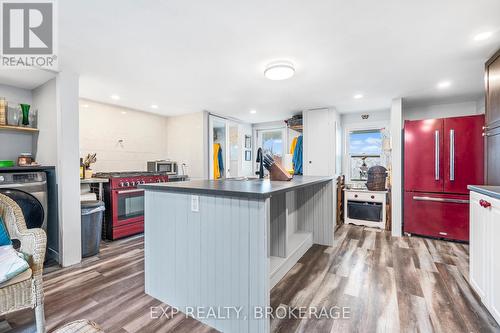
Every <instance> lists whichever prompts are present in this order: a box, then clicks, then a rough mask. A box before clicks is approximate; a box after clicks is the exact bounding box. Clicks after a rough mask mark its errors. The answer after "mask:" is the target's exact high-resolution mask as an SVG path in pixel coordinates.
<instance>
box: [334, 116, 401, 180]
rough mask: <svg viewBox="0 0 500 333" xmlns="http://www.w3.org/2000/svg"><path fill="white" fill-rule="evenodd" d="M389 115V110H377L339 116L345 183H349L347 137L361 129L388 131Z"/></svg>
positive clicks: (342, 171)
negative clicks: (366, 117) (383, 129)
mask: <svg viewBox="0 0 500 333" xmlns="http://www.w3.org/2000/svg"><path fill="white" fill-rule="evenodd" d="M361 115H368V119H363V118H361ZM390 119H391V114H390V110H377V111H367V112H357V113H344V114H341V115H340V123H341V130H342V134H341V135H342V138H341V140H342V145H341V152H340V154H341V156H342V170H341V173H342V174H344V175H346V181H347V182H349V181H350V180H349V155H348V149H347V145H348V141H349V140H348V135H349V132H351V131H353V130H363V129H382V128H386V129H388V128H389V126H390Z"/></svg>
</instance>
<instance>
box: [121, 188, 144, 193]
mask: <svg viewBox="0 0 500 333" xmlns="http://www.w3.org/2000/svg"><path fill="white" fill-rule="evenodd" d="M139 192H144V190H143V189H142V188H137V189H133V190H122V191H117V192H116V193H118V194H127V193H139Z"/></svg>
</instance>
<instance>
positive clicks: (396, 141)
mask: <svg viewBox="0 0 500 333" xmlns="http://www.w3.org/2000/svg"><path fill="white" fill-rule="evenodd" d="M390 130H391V148H392V151H391V184H392V187H391V205H392V206H391V214H392V215H391V221H392V235H393V236H401V235H402V231H403V186H402V184H403V178H402V175H403V154H402V153H403V100H402V99H401V98H397V99H393V100H392V106H391V123H390Z"/></svg>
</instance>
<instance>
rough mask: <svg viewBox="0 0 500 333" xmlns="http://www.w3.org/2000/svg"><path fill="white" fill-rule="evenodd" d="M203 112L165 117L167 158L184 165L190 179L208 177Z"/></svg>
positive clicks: (205, 121)
mask: <svg viewBox="0 0 500 333" xmlns="http://www.w3.org/2000/svg"><path fill="white" fill-rule="evenodd" d="M207 121H208V118H207V117H206V114H205V112H196V113H191V114H186V115H181V116H174V117H167V119H166V127H165V130H166V140H167V156H168V157H169V158H171V159H172V160H175V161H177V162H178V163H179V164H182V163H186V165H187V173H188V174H189V176H190V177H191V178H206V177H207V176H208V170H207V169H208V161H207V157H208V152H207V148H208V143H207V140H208V134H207V126H208V125H207Z"/></svg>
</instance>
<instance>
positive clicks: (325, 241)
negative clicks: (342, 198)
mask: <svg viewBox="0 0 500 333" xmlns="http://www.w3.org/2000/svg"><path fill="white" fill-rule="evenodd" d="M296 209H297V222H296V223H297V229H298V230H303V231H309V232H312V234H313V243H315V244H321V245H327V246H333V232H334V225H335V194H334V191H333V182H332V181H328V182H325V183H321V184H316V185H313V186H308V187H305V188H301V189H298V190H297V191H296Z"/></svg>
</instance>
